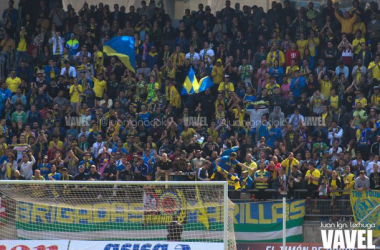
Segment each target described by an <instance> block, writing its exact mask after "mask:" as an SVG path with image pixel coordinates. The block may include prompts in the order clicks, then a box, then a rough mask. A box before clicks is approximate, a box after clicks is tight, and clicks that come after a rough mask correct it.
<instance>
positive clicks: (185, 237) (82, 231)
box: [0, 181, 236, 250]
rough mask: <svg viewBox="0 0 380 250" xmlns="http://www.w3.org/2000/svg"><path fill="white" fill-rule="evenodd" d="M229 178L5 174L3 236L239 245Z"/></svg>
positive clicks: (0, 211) (0, 212)
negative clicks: (24, 177)
mask: <svg viewBox="0 0 380 250" xmlns="http://www.w3.org/2000/svg"><path fill="white" fill-rule="evenodd" d="M227 192H228V191H227V187H226V182H95V181H94V182H93V181H81V182H78V181H0V198H1V206H0V239H10V240H11V239H31V240H58V239H65V240H97V241H98V240H102V241H106V240H107V241H109V240H113V241H115V240H128V241H165V242H166V241H175V242H177V241H178V242H201V243H206V242H208V243H214V244H217V243H218V244H220V246H222V247H221V248H220V249H228V250H235V249H236V243H235V235H234V228H233V211H234V204H233V203H232V202H231V201H229V200H228V194H227Z"/></svg>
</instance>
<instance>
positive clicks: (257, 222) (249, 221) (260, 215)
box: [234, 200, 305, 242]
mask: <svg viewBox="0 0 380 250" xmlns="http://www.w3.org/2000/svg"><path fill="white" fill-rule="evenodd" d="M282 206H283V205H282V202H263V203H238V204H235V212H234V224H235V237H236V241H237V242H260V241H261V242H281V241H282V227H283V219H282V210H283V209H282ZM304 216H305V200H297V201H288V202H287V203H286V231H287V232H286V235H287V237H286V239H287V242H302V241H303V234H302V225H303V219H304Z"/></svg>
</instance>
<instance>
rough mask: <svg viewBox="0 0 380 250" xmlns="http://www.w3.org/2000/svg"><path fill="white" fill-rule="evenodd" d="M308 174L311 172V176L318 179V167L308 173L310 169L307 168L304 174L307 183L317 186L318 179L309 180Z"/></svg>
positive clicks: (319, 175)
mask: <svg viewBox="0 0 380 250" xmlns="http://www.w3.org/2000/svg"><path fill="white" fill-rule="evenodd" d="M310 174H311V176H312V177H313V178H318V180H319V178H320V177H321V172H319V170H318V169H314V170H313V172H311V173H310V170H307V172H306V174H305V179H307V184H311V183H312V184H314V185H316V186H318V182H319V181H316V180H312V181H310V180H309V178H308V176H309V175H310Z"/></svg>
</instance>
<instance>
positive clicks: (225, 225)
mask: <svg viewBox="0 0 380 250" xmlns="http://www.w3.org/2000/svg"><path fill="white" fill-rule="evenodd" d="M47 182H55V181H46V180H45V181H42V180H36V181H34V180H0V186H1V185H46V184H47ZM56 182H58V183H59V184H60V185H99V184H100V185H122V186H125V185H131V186H145V185H157V184H160V185H161V186H163V185H165V186H166V185H167V186H218V185H219V186H223V206H224V207H223V245H224V250H228V183H227V181H195V182H191V181H178V182H177V181H160V182H158V181H56ZM49 184H50V183H49ZM49 184H48V185H49Z"/></svg>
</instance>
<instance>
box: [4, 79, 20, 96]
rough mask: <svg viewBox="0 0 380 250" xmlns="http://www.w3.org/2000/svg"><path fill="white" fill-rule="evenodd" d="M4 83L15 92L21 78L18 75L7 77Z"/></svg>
mask: <svg viewBox="0 0 380 250" xmlns="http://www.w3.org/2000/svg"><path fill="white" fill-rule="evenodd" d="M5 83H6V84H7V87H8V89H9V90H10V91H12V93H15V92H16V91H17V89H18V87H19V86H20V84H21V79H20V78H19V77H15V78H14V79H12V78H11V77H8V78H7V80H6V81H5Z"/></svg>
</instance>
